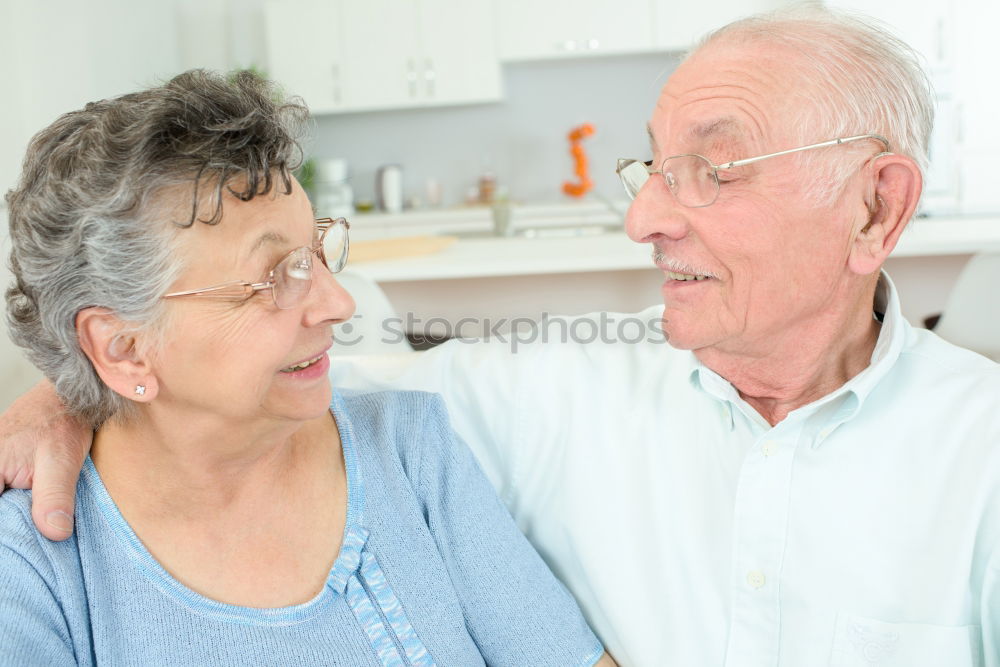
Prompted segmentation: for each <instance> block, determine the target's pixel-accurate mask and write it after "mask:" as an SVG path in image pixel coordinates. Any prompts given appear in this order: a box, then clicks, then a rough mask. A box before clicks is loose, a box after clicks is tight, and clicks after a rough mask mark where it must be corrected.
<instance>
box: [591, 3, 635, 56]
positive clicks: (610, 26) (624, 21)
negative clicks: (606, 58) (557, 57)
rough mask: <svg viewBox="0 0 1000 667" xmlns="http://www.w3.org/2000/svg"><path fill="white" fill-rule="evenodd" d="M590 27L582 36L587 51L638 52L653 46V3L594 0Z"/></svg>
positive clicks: (610, 52)
mask: <svg viewBox="0 0 1000 667" xmlns="http://www.w3.org/2000/svg"><path fill="white" fill-rule="evenodd" d="M583 7H584V8H586V9H587V19H588V21H587V28H586V32H585V34H584V35H582V36H581V38H580V39H581V44H580V49H581V50H582V51H583V52H592V53H594V54H595V55H596V54H601V53H607V54H614V53H635V52H642V51H650V50H651V49H652V48H653V20H652V4H651V2H650V0H617V2H606V1H605V0H591V1H590V3H589V5H588V4H584V5H583Z"/></svg>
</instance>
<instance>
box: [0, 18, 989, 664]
mask: <svg viewBox="0 0 1000 667" xmlns="http://www.w3.org/2000/svg"><path fill="white" fill-rule="evenodd" d="M931 117H932V105H931V100H930V97H929V91H928V86H927V83H926V80H925V78H924V75H923V74H922V72H921V71H920V68H919V66H918V65H917V64H916V63H915V60H914V58H913V56H912V53H911V52H910V51H909V50H908V49H907V48H906V47H905V46H904V45H903V44H901V43H900V42H899V41H897V40H896V39H895V38H893V37H892V36H891V35H888V34H886V33H885V32H883V31H881V30H879V29H877V28H874V27H872V26H870V25H868V24H866V23H865V22H863V21H860V20H857V19H854V18H850V17H845V16H841V15H839V14H835V13H832V12H830V11H828V10H823V9H817V8H809V9H805V10H798V11H796V12H793V13H786V14H779V15H773V16H765V17H757V18H751V19H748V20H744V21H741V22H737V23H734V24H731V25H729V26H726V27H725V28H723V29H721V30H719V31H717V32H716V33H714V34H712V35H710V36H709V37H708V38H707V39H706V40H705V41H704V42H703V43H702V44H701V45H700V46H699V47H698V48H697V49H696V50H695V51H694V53H693V54H692V55H690V56H689V57H688V58H687V59H686V60H685V61H684V62H683V63H682V64H681V65H680V66H679V67H678V68H677V70H676V71H675V72H674V74H673V75H672V76H671V77H670V80H669V81H668V82H667V84H666V86H665V87H664V89H663V92H662V95H661V96H660V98H659V101H658V103H657V105H656V108H655V109H654V110H653V113H652V116H651V118H650V121H649V126H648V130H649V138H650V144H651V151H652V160H651V161H649V162H642V161H635V160H622V161H620V163H619V173H620V175H621V177H622V180H623V182H624V184H625V186H626V189H627V191H628V192H629V194H630V195H631V196H632V197H634V200H635V201H634V203H633V204H632V207H631V209H630V210H629V213H628V218H627V228H628V233H629V235H630V236H631V237H632V238H633V239H634V240H635V241H637V242H641V243H649V244H650V246H651V248H652V251H653V259H654V262H655V264H656V266H657V267H658V268H659V269H660V270H661V271H663V274H664V277H665V283H664V285H663V296H664V305H663V306H658V307H657V308H655V309H650V310H649V311H646V313H644V314H643V317H644V318H647V319H648V318H650V317H654V318H657V317H658V318H661V325H662V329H663V332H664V333H665V335H666V338H667V340H668V342H669V345H662V344H655V343H651V342H642V343H637V344H626V343H619V344H609V343H594V344H590V345H583V344H579V343H573V342H568V341H562V342H555V343H552V342H550V343H547V344H536V345H531V346H528V347H527V348H522V349H520V350H519V351H518V352H517V353H516V354H511V353H510V352H509V351H508V350H506V349H505V348H504V346H502V345H498V344H496V343H481V344H467V343H464V342H459V341H456V342H452V343H449V344H447V345H444V346H442V347H441V348H438V349H437V350H435V351H433V352H431V353H427V354H425V355H423V356H422V357H421V358H420V359H419V360H418V361H417V362H416V363H415V364H414V365H413V366H411V367H410V368H409V369H408V370H407V371H406V372H405V373H403V374H402V375H400V376H399V377H396V378H394V379H391V382H392V383H393V385H394V386H403V387H410V388H425V389H431V390H434V391H440V392H442V393H443V394H444V395H445V397H446V400H447V401H448V403H449V405H450V409H451V411H452V414H453V417H454V421H455V424H456V428H457V429H458V430H459V432H460V433H462V434H463V435H464V436H465V437H466V439H467V440H469V441H470V445H472V447H473V448H474V449H475V451H476V452H477V455H478V456H479V458H480V460H481V462H482V465H483V467H484V468H485V469H486V470H487V472H488V474H489V475H490V478H491V480H492V481H493V482H494V483H495V484H496V486H497V488H498V489H499V491H500V492H501V494H502V495H503V497H504V499H505V501H506V502H507V503H508V506H509V507H510V509H511V511H512V513H513V514H514V516H515V517H516V518H517V520H518V522H519V525H520V526H521V527H522V529H523V530H524V531H525V532H526V533H527V535H528V536H529V538H530V539H531V540H532V541H533V543H534V544H535V545H536V546H537V547H538V549H539V550H540V552H541V553H542V554H543V556H545V557H546V558H547V559H548V561H549V563H550V564H551V565H552V566H553V568H554V569H555V571H556V572H557V574H559V575H560V576H561V577H562V579H563V580H564V581H565V582H566V584H567V585H568V586H569V588H570V589H571V590H572V591H573V593H574V594H575V595H576V596H577V597H578V599H579V601H580V603H581V605H582V606H583V608H584V610H585V611H586V613H587V615H588V617H589V620H590V621H591V623H592V624H593V626H594V628H595V629H596V630H597V631H598V633H599V634H600V635H601V636H602V638H603V639H604V640H605V642H606V645H607V647H608V649H609V651H610V652H611V653H612V654H613V655H614V656H615V658H616V659H617V660H618V661H619V662H620V663H621V664H632V665H678V666H684V667H691V666H694V667H700V666H707V665H727V666H728V667H741V666H758V665H759V666H763V665H787V666H789V667H805V666H811V665H842V666H843V665H883V666H885V665H905V666H906V667H920V666H922V665H926V666H934V667H941V666H948V667H952V666H965V665H969V666H973V665H982V664H985V665H988V666H997V665H1000V446H998V445H1000V409H998V408H1000V368H998V366H997V365H996V364H993V363H992V362H989V361H987V360H986V359H984V358H982V357H979V356H977V355H975V354H973V353H971V352H968V351H965V350H962V349H959V348H956V347H954V346H951V345H949V344H947V343H945V342H943V341H941V340H940V339H938V338H937V337H936V336H934V335H933V334H931V333H928V332H926V331H922V330H915V329H913V328H912V327H911V326H910V325H909V324H908V323H907V322H906V321H905V320H904V319H903V317H902V316H901V314H900V308H899V302H898V298H897V295H896V292H895V289H894V288H893V285H892V283H891V281H890V280H889V278H888V276H887V275H886V274H885V273H883V272H881V266H882V264H883V262H884V261H885V259H886V257H888V255H889V254H890V252H891V251H892V249H893V247H894V246H895V244H896V242H897V241H898V239H899V237H900V235H901V234H902V233H903V230H904V228H905V227H906V225H907V223H908V222H909V221H910V219H911V217H912V216H913V213H914V210H915V209H916V206H917V202H918V199H919V197H920V191H921V173H922V169H923V165H924V163H925V161H926V146H927V138H928V135H929V132H930V126H931ZM560 325H563V326H560ZM564 325H565V322H554V323H552V324H551V326H553V327H558V328H559V330H560V331H564V330H566V327H565V326H564ZM557 333H558V332H554V334H557ZM338 373H339V375H338V377H339V380H340V382H341V384H342V385H353V386H364V387H371V386H373V384H377V383H378V382H389V381H390V380H385V379H383V380H380V381H376V380H374V379H373V378H372V377H371V376H372V373H371V372H370V371H368V370H366V369H364V368H349V367H343V366H342V367H341V368H340V369H339V371H338ZM46 392H47V390H46V389H44V388H43V389H40V390H36V391H35V392H34V393H33V394H31V395H29V396H28V397H27V398H25V399H22V401H23V402H22V404H21V405H20V406H19V407H18V408H17V409H16V410H12V411H11V413H10V414H8V415H7V417H6V418H5V419H6V422H5V430H6V432H7V433H13V432H20V433H21V434H22V437H21V438H18V437H15V436H11V437H10V438H9V439H8V444H7V445H6V446H5V447H4V451H3V452H2V453H0V457H2V458H0V460H3V461H6V467H5V468H3V470H4V471H5V474H6V477H7V483H8V484H9V485H18V484H25V483H27V482H28V481H29V479H30V474H29V473H25V472H24V471H26V470H27V471H30V470H32V469H33V462H34V461H37V467H35V468H34V469H35V470H36V471H37V472H36V475H35V484H36V488H37V489H38V491H37V492H38V497H37V498H36V508H35V513H36V520H37V522H38V523H39V525H40V527H41V528H42V529H43V530H44V531H46V534H48V535H50V536H53V537H56V538H59V537H65V536H66V535H67V534H68V532H67V531H68V530H69V529H71V524H70V522H69V516H68V515H67V514H60V513H59V512H67V513H71V508H72V504H71V503H72V501H71V495H72V493H71V488H72V487H71V480H72V479H73V478H74V477H75V473H76V470H75V469H76V468H77V467H78V466H79V463H80V460H81V458H82V457H83V456H84V454H85V447H83V446H80V445H75V444H72V443H75V442H77V441H78V440H79V438H78V437H64V436H62V435H60V436H58V437H59V439H60V441H59V442H52V438H51V437H42V438H38V437H34V436H31V435H29V437H27V438H26V437H24V433H28V434H31V433H33V432H34V431H33V430H32V429H31V428H29V427H25V426H23V424H26V423H28V424H31V423H34V424H37V423H38V422H40V421H42V420H43V417H41V416H40V414H41V413H43V412H44V413H50V412H54V411H53V409H52V403H51V400H52V399H51V396H50V395H49V394H48V393H46ZM47 419H49V420H50V421H51V423H52V424H55V425H57V426H58V427H59V428H60V429H61V430H60V431H58V432H57V433H66V431H67V428H68V427H67V424H66V421H65V420H64V419H63V418H62V417H58V416H53V417H47ZM67 443H69V444H67ZM67 462H68V463H67ZM19 464H20V465H19ZM19 472H20V473H22V475H21V477H20V478H18V473H19ZM26 478H27V479H26ZM52 512H55V514H51V513H52ZM46 515H49V517H50V518H51V520H52V523H54V524H55V525H51V524H50V523H46ZM60 521H61V522H62V523H61V525H60ZM540 603H542V604H543V603H544V601H540Z"/></svg>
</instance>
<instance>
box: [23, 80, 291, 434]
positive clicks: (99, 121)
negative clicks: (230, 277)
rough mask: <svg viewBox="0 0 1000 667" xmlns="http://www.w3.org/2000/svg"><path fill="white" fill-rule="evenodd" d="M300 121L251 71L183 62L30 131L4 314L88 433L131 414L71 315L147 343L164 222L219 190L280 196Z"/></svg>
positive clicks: (287, 183)
mask: <svg viewBox="0 0 1000 667" xmlns="http://www.w3.org/2000/svg"><path fill="white" fill-rule="evenodd" d="M307 117H308V111H307V110H306V108H305V106H303V105H302V104H300V103H296V102H287V103H283V102H281V101H280V96H279V94H278V93H277V91H276V89H275V87H274V86H273V85H272V84H270V83H269V82H267V81H266V80H264V79H263V78H261V77H260V76H258V75H256V74H254V73H252V72H249V71H242V72H236V73H234V74H232V75H230V76H223V75H220V74H217V73H213V72H208V71H204V70H192V71H188V72H185V73H183V74H180V75H179V76H177V77H175V78H173V79H172V80H170V81H169V82H167V83H166V84H164V85H162V86H158V87H156V88H151V89H148V90H144V91H142V92H138V93H132V94H128V95H123V96H121V97H117V98H114V99H109V100H102V101H100V102H92V103H90V104H88V105H87V106H85V107H84V108H83V109H82V110H80V111H74V112H71V113H68V114H65V115H64V116H61V117H60V118H59V119H57V120H56V121H55V122H54V123H52V125H50V126H49V127H47V128H45V129H44V130H42V131H41V132H39V133H38V134H37V135H35V137H34V138H33V139H32V141H31V143H30V144H29V146H28V151H27V155H26V156H25V159H24V165H23V169H22V173H21V179H20V181H19V183H18V185H17V187H16V188H14V189H13V190H11V191H10V192H8V193H7V203H8V206H9V219H10V239H11V245H12V250H11V255H10V265H11V270H12V271H13V274H14V277H15V282H14V284H13V285H12V286H11V287H10V288H9V289H8V290H7V319H8V325H9V327H10V332H11V337H12V339H13V340H14V342H15V343H17V344H18V345H20V346H21V347H23V348H25V350H27V354H28V357H29V358H30V359H31V361H32V363H34V364H35V366H37V367H38V368H39V369H40V370H41V371H42V372H43V373H44V374H45V376H46V377H47V378H48V379H49V380H51V381H52V382H53V383H54V384H55V388H56V391H57V392H58V394H59V396H60V398H61V399H62V401H63V402H64V404H65V405H66V408H67V409H68V410H69V412H70V413H72V414H74V415H77V416H79V417H81V418H83V419H85V420H86V421H88V422H89V423H90V424H91V425H92V426H93V427H95V428H96V427H97V426H99V425H100V424H102V423H104V422H105V421H106V420H108V419H110V418H112V417H117V418H122V417H126V416H128V415H129V414H131V413H132V410H133V409H134V407H133V404H132V403H131V401H128V400H126V399H124V398H122V397H121V396H119V395H118V394H116V393H115V392H113V391H112V390H111V389H109V388H108V387H107V386H105V384H104V383H103V382H102V381H101V380H100V378H99V377H98V375H97V373H96V372H95V370H94V368H93V366H92V365H91V363H90V360H89V359H88V358H87V356H86V354H84V352H83V350H82V349H81V347H80V344H79V340H78V338H77V332H76V315H77V313H79V312H80V310H82V309H84V308H87V307H90V306H100V307H104V308H107V309H109V310H110V311H111V312H113V313H114V314H115V315H116V316H117V317H118V318H119V319H121V320H122V321H124V322H127V323H128V325H129V327H130V328H131V330H132V331H137V332H138V331H146V332H148V333H150V334H153V335H152V336H150V338H155V337H156V336H155V333H156V331H157V330H158V327H157V325H159V324H160V323H161V321H162V318H163V313H164V311H163V302H162V300H161V298H160V297H161V296H162V295H163V294H165V293H166V291H167V290H168V288H169V286H170V285H171V284H172V283H173V282H174V280H175V279H176V278H177V275H178V273H179V268H180V267H179V265H178V263H177V261H176V260H175V259H174V258H173V257H172V253H171V245H172V244H171V241H172V239H173V236H174V234H176V233H177V230H178V227H190V226H191V225H193V224H195V223H196V222H199V223H206V224H217V223H218V222H219V220H220V219H221V217H222V201H223V194H224V193H227V192H228V193H230V194H232V195H234V196H236V197H239V198H240V199H242V200H249V199H252V198H253V197H254V196H257V195H264V194H267V193H269V192H270V191H271V190H272V189H274V190H277V191H281V192H284V193H289V192H291V186H292V182H291V173H290V170H291V169H293V168H295V167H296V166H297V164H298V162H299V161H300V159H301V150H300V148H299V146H298V143H297V142H296V138H297V137H298V136H299V132H300V131H301V129H302V127H303V125H304V123H305V121H306V119H307ZM206 204H207V206H206ZM206 210H207V211H208V213H207V214H205V215H200V212H202V211H206ZM178 211H183V212H184V213H182V214H180V215H179V214H178Z"/></svg>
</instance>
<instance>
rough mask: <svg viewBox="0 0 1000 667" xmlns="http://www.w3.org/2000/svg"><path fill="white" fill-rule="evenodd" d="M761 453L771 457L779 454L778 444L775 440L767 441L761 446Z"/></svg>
mask: <svg viewBox="0 0 1000 667" xmlns="http://www.w3.org/2000/svg"><path fill="white" fill-rule="evenodd" d="M760 451H761V452H762V453H763V454H764V456H771V455H772V454H775V453H777V451H778V443H776V442H775V441H774V440H765V441H764V444H763V445H761V446H760Z"/></svg>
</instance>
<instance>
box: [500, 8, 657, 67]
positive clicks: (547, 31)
mask: <svg viewBox="0 0 1000 667" xmlns="http://www.w3.org/2000/svg"><path fill="white" fill-rule="evenodd" d="M650 2H651V0H617V2H614V3H611V2H607V0H575V1H574V0H542V1H539V0H495V3H494V11H495V13H496V24H497V40H498V49H499V53H500V57H501V59H503V60H543V59H553V58H567V57H570V58H571V57H579V56H593V55H602V54H616V53H635V52H642V51H648V50H650V49H651V48H652V47H653V43H652V28H651V23H652V15H651V6H650Z"/></svg>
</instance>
